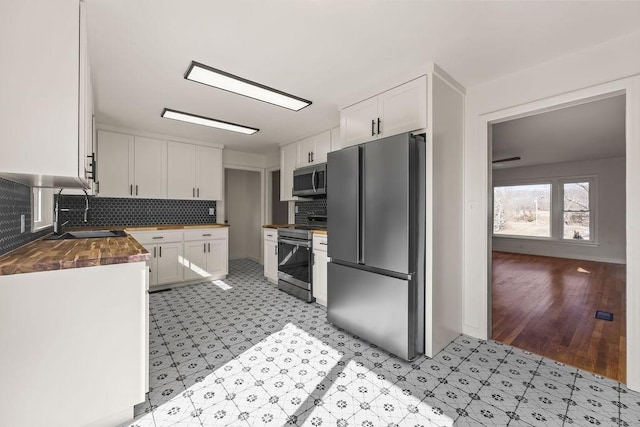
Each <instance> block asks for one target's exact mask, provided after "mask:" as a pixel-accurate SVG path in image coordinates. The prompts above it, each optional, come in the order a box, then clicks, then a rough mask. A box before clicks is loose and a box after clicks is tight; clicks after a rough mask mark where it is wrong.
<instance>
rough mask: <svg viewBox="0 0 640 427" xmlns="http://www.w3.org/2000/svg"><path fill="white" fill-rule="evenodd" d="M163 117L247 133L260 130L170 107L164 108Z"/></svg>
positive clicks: (251, 133)
mask: <svg viewBox="0 0 640 427" xmlns="http://www.w3.org/2000/svg"><path fill="white" fill-rule="evenodd" d="M162 117H164V118H165V119H172V120H180V121H182V122H187V123H193V124H196V125H202V126H209V127H212V128H218V129H224V130H230V131H233V132H239V133H244V134H245V135H253V134H254V133H256V132H258V131H259V130H260V129H256V128H250V127H248V126H242V125H237V124H235V123H229V122H224V121H222V120H215V119H210V118H209V117H203V116H197V115H195V114H190V113H183V112H182V111H176V110H171V109H169V108H165V109H164V111H163V112H162Z"/></svg>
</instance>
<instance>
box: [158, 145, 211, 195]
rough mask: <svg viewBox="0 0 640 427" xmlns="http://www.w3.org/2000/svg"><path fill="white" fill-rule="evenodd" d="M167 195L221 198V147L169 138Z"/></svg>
mask: <svg viewBox="0 0 640 427" xmlns="http://www.w3.org/2000/svg"><path fill="white" fill-rule="evenodd" d="M167 163H168V180H169V182H168V197H169V198H170V199H194V200H198V199H200V200H222V150H221V149H220V148H217V147H206V146H201V145H194V144H187V143H184V142H174V141H169V145H168V160H167Z"/></svg>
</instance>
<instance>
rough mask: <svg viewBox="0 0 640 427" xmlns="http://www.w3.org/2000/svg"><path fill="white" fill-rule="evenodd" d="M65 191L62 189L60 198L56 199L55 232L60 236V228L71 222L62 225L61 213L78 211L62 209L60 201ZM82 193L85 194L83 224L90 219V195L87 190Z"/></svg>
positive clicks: (59, 192) (59, 193) (59, 194)
mask: <svg viewBox="0 0 640 427" xmlns="http://www.w3.org/2000/svg"><path fill="white" fill-rule="evenodd" d="M63 190H64V188H61V189H60V191H58V198H57V199H56V208H55V220H54V222H53V232H54V233H55V234H60V228H61V227H64V226H65V225H67V224H68V223H69V221H70V220H66V221H65V222H63V223H62V224H60V212H74V211H76V210H75V209H69V208H60V199H61V197H62V191H63ZM82 191H83V192H84V209H83V212H84V213H83V215H82V221H83V222H87V220H88V217H89V194H88V193H87V190H86V189H84V188H83V189H82Z"/></svg>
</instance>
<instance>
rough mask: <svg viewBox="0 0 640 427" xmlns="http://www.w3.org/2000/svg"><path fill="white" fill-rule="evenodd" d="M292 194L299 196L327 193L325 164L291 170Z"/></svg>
mask: <svg viewBox="0 0 640 427" xmlns="http://www.w3.org/2000/svg"><path fill="white" fill-rule="evenodd" d="M293 195H294V196H300V197H324V196H326V195H327V164H326V163H321V164H318V165H314V166H307V167H305V168H301V169H296V170H294V171H293Z"/></svg>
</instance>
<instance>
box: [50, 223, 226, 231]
mask: <svg viewBox="0 0 640 427" xmlns="http://www.w3.org/2000/svg"><path fill="white" fill-rule="evenodd" d="M225 227H229V224H166V225H124V226H113V225H106V226H102V227H72V228H70V227H65V228H64V229H63V230H62V231H82V230H126V231H158V230H191V229H194V228H225Z"/></svg>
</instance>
